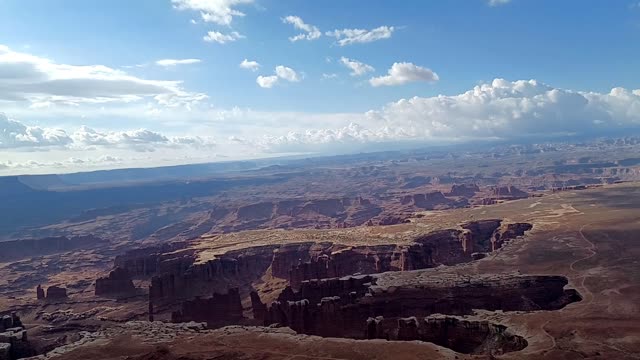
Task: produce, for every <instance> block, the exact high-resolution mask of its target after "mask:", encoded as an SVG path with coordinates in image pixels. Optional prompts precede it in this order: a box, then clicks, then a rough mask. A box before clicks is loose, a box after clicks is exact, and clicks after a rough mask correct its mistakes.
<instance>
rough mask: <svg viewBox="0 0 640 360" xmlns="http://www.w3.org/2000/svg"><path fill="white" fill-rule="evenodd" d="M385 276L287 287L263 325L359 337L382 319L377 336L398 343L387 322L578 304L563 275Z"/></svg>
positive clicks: (329, 334) (271, 306)
mask: <svg viewBox="0 0 640 360" xmlns="http://www.w3.org/2000/svg"><path fill="white" fill-rule="evenodd" d="M385 276H386V275H385V274H379V275H373V276H359V277H345V278H341V279H325V280H313V281H305V282H303V283H302V284H301V288H300V290H299V291H294V290H293V289H291V288H290V287H288V288H287V289H285V290H284V291H283V292H282V293H281V294H280V296H279V298H278V300H276V301H274V302H273V303H272V304H270V305H269V306H268V308H267V311H266V313H265V318H264V319H263V320H264V324H265V325H271V324H278V325H280V326H288V327H291V328H292V329H293V330H295V331H296V332H299V333H304V334H311V335H320V336H330V337H348V338H354V339H359V338H365V337H368V336H371V335H367V334H369V333H370V332H371V329H370V328H369V327H370V326H371V320H370V318H376V317H381V318H383V319H387V320H385V321H387V322H386V323H384V324H383V325H384V326H383V325H380V326H383V328H381V329H382V330H380V329H378V330H376V331H375V333H376V334H378V335H376V337H384V338H387V337H390V338H392V337H393V336H396V337H397V338H399V339H400V338H402V337H403V336H404V337H407V336H408V335H402V334H400V335H398V334H396V335H393V334H391V330H390V327H389V325H388V321H389V319H391V321H392V323H393V322H394V321H396V320H397V319H399V318H406V317H428V316H430V315H433V314H447V315H469V314H472V312H473V311H472V310H473V309H484V310H490V311H495V310H503V311H536V310H556V309H560V308H562V307H564V306H565V305H567V304H569V303H571V302H575V301H580V300H581V297H580V295H579V294H578V293H577V292H576V291H575V290H572V289H570V290H565V289H564V286H565V285H567V283H568V281H567V279H566V278H564V277H562V276H518V275H493V276H480V277H476V278H473V279H464V278H459V277H456V276H452V277H451V278H449V279H442V278H436V279H435V280H426V281H421V282H420V284H419V285H411V284H398V285H397V286H389V287H387V286H384V287H383V286H379V285H377V283H378V282H380V281H381V279H383V278H384V277H385ZM255 303H258V301H255ZM385 324H386V325H385ZM494 330H495V331H498V330H497V329H494ZM488 331H489V330H487V336H488V335H489V334H488Z"/></svg>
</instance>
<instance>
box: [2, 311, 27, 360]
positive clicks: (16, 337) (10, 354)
mask: <svg viewBox="0 0 640 360" xmlns="http://www.w3.org/2000/svg"><path fill="white" fill-rule="evenodd" d="M33 355H35V351H34V348H33V347H32V346H31V343H30V342H29V339H28V338H27V331H26V330H25V329H24V327H23V325H22V321H20V317H19V316H18V315H17V314H16V313H15V312H14V313H11V314H9V315H3V316H0V359H1V360H5V359H6V360H13V359H20V358H24V357H29V356H33Z"/></svg>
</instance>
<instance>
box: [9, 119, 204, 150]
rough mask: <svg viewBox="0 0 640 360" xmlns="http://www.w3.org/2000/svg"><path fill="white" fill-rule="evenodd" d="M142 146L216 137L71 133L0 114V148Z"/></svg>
mask: <svg viewBox="0 0 640 360" xmlns="http://www.w3.org/2000/svg"><path fill="white" fill-rule="evenodd" d="M142 145H165V146H181V145H188V146H196V147H201V146H213V145H215V141H214V140H213V138H210V137H200V136H174V137H169V136H165V135H163V134H160V133H158V132H155V131H151V130H147V129H136V130H128V131H97V130H95V129H92V128H90V127H87V126H81V127H80V128H78V129H77V130H75V131H73V132H72V133H68V132H67V131H65V130H63V129H58V128H47V127H40V126H28V125H24V124H23V123H21V122H19V121H17V120H12V119H9V118H8V117H7V116H6V115H5V114H2V113H0V148H4V149H17V148H31V149H36V148H42V147H58V148H63V147H64V148H68V149H86V148H89V147H91V146H104V147H129V148H135V147H137V146H142Z"/></svg>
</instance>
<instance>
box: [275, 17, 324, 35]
mask: <svg viewBox="0 0 640 360" xmlns="http://www.w3.org/2000/svg"><path fill="white" fill-rule="evenodd" d="M282 22H283V23H285V24H291V25H293V27H294V28H296V29H297V30H302V31H304V33H302V34H298V35H296V36H292V37H290V38H289V41H291V42H296V41H298V40H315V39H318V38H320V36H322V32H320V29H318V28H317V27H316V26H313V25H309V24H306V23H305V22H304V21H302V19H301V18H300V17H298V16H292V15H289V16H287V17H285V18H283V19H282Z"/></svg>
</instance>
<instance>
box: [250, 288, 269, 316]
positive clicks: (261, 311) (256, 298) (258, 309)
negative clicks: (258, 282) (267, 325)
mask: <svg viewBox="0 0 640 360" xmlns="http://www.w3.org/2000/svg"><path fill="white" fill-rule="evenodd" d="M249 297H250V298H251V310H252V312H253V318H254V319H256V320H260V321H264V319H265V318H266V316H267V305H266V304H265V303H263V302H262V300H260V295H258V293H257V292H255V291H251V293H250V294H249Z"/></svg>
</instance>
